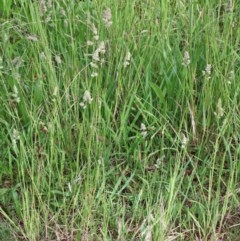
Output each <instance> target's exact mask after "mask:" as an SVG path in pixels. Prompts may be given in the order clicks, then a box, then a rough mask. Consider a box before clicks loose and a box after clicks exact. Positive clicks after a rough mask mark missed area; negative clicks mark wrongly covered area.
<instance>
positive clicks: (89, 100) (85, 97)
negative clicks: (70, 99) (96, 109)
mask: <svg viewBox="0 0 240 241" xmlns="http://www.w3.org/2000/svg"><path fill="white" fill-rule="evenodd" d="M92 101H93V98H92V97H91V93H90V92H89V91H88V90H86V91H85V92H84V94H83V101H82V102H80V106H81V107H82V108H83V109H85V108H86V107H87V104H91V103H92Z"/></svg>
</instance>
